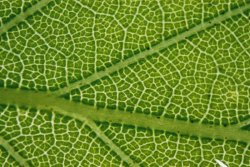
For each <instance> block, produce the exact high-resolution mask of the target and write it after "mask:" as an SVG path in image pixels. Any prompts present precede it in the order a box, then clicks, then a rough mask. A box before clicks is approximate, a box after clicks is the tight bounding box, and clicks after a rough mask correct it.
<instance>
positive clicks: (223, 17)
mask: <svg viewBox="0 0 250 167" xmlns="http://www.w3.org/2000/svg"><path fill="white" fill-rule="evenodd" d="M247 9H250V4H246V5H245V6H242V7H239V8H237V9H234V10H230V11H228V12H226V13H225V14H223V15H219V16H217V17H215V18H213V19H211V20H209V21H207V22H203V23H201V24H199V25H197V26H195V27H193V28H191V29H189V30H188V31H185V32H183V33H181V34H178V35H176V36H174V37H172V38H170V39H168V40H165V41H162V42H160V43H159V44H157V45H155V46H153V47H151V48H150V49H149V50H145V51H143V52H140V53H138V54H136V55H134V56H132V57H130V58H128V59H126V60H123V61H121V62H119V63H117V64H115V65H113V66H111V67H109V68H107V69H105V70H104V71H100V72H96V73H94V74H92V75H91V76H89V77H88V78H84V79H82V80H79V81H77V82H74V83H72V84H70V85H68V86H66V87H64V88H62V89H59V90H57V91H55V92H53V94H57V95H62V94H65V93H68V92H69V91H70V90H72V89H75V88H78V87H80V86H83V85H87V84H90V83H91V82H93V81H96V80H98V79H101V78H102V77H104V76H107V75H109V74H111V73H113V72H116V71H118V70H120V69H122V68H125V67H127V66H128V65H130V64H133V63H135V62H137V61H139V60H140V59H143V58H146V57H147V56H148V55H151V54H153V53H157V52H159V51H161V50H162V49H164V48H166V47H168V46H171V45H173V44H175V43H177V42H180V41H182V40H184V39H185V38H187V37H190V36H192V35H194V34H197V33H198V32H200V31H202V30H205V29H207V28H209V27H212V26H214V25H215V24H218V23H221V22H222V21H225V20H226V19H229V18H231V17H232V16H235V15H238V14H241V13H243V12H244V11H245V10H247Z"/></svg>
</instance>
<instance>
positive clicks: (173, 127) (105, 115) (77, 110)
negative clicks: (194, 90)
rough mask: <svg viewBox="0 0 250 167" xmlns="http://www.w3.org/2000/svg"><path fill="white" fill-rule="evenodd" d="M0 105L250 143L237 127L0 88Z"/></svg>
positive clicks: (249, 139)
mask: <svg viewBox="0 0 250 167" xmlns="http://www.w3.org/2000/svg"><path fill="white" fill-rule="evenodd" d="M0 102H1V103H7V104H16V105H26V106H29V107H36V108H38V109H50V110H51V109H52V110H53V111H54V112H57V113H60V114H63V115H66V116H69V117H72V118H75V119H77V120H81V121H84V120H86V118H87V119H90V120H94V121H101V122H114V123H121V124H128V125H134V126H139V127H145V128H151V129H158V130H164V131H169V132H174V133H180V134H187V135H194V136H198V137H209V138H219V139H227V140H237V141H243V142H245V143H248V144H249V143H250V132H249V131H244V130H241V129H240V128H239V127H237V126H228V127H223V126H211V125H207V124H199V123H189V122H186V121H180V120H172V119H165V118H161V119H158V118H156V117H152V116H148V115H144V114H139V113H133V114H131V113H128V112H121V111H112V110H107V109H96V108H94V107H92V106H88V105H84V104H81V103H75V102H71V101H68V100H65V99H62V98H59V97H56V96H54V95H51V94H47V93H43V92H32V91H24V90H15V89H4V88H1V89H0Z"/></svg>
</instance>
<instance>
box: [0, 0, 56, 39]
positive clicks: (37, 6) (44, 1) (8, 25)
mask: <svg viewBox="0 0 250 167" xmlns="http://www.w3.org/2000/svg"><path fill="white" fill-rule="evenodd" d="M50 1H51V0H41V1H39V2H37V3H36V4H35V5H33V6H32V7H30V8H28V9H27V10H26V11H25V12H22V13H20V14H19V15H17V16H16V17H14V19H12V20H11V21H9V22H7V23H6V24H4V25H3V26H2V27H0V36H1V35H2V34H4V33H5V32H7V31H8V30H9V29H11V28H12V27H14V26H16V25H17V24H18V23H20V22H22V21H23V20H25V19H26V18H27V17H28V16H31V15H33V14H34V13H35V12H36V11H39V10H40V9H41V8H43V7H45V6H47V5H48V3H49V2H50Z"/></svg>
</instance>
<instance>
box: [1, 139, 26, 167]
mask: <svg viewBox="0 0 250 167" xmlns="http://www.w3.org/2000/svg"><path fill="white" fill-rule="evenodd" d="M0 145H2V146H3V147H4V148H5V149H6V150H7V151H8V153H9V154H10V155H11V156H12V157H13V158H14V159H15V160H16V161H17V162H18V163H19V164H20V165H21V166H25V167H29V164H28V163H27V162H26V160H25V159H24V158H23V157H22V156H20V155H19V154H18V153H17V152H16V151H15V150H14V148H13V147H12V146H11V145H10V144H9V143H8V142H7V141H6V140H5V139H4V138H2V137H1V136H0Z"/></svg>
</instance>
